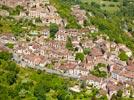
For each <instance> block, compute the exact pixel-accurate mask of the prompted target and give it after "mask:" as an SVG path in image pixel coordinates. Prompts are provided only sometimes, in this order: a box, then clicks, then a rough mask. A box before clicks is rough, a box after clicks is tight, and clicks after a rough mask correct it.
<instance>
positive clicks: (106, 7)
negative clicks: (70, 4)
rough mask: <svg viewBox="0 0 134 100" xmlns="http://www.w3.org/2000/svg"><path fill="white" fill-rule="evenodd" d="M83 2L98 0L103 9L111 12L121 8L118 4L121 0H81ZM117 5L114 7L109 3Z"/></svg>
mask: <svg viewBox="0 0 134 100" xmlns="http://www.w3.org/2000/svg"><path fill="white" fill-rule="evenodd" d="M81 1H82V2H88V3H91V2H96V3H98V4H100V5H101V9H103V10H106V11H108V12H110V13H114V12H116V11H118V10H119V7H118V5H120V4H121V1H120V2H111V1H103V0H81ZM102 4H105V5H106V6H105V7H104V6H102ZM111 4H112V5H115V6H114V7H109V5H111Z"/></svg>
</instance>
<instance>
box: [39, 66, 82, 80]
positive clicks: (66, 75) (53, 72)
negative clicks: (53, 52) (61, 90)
mask: <svg viewBox="0 0 134 100" xmlns="http://www.w3.org/2000/svg"><path fill="white" fill-rule="evenodd" d="M37 69H39V70H42V71H46V72H47V73H50V74H57V75H61V76H65V77H71V78H77V79H79V78H80V77H79V76H75V75H70V74H68V73H61V72H59V71H56V70H53V69H48V68H46V67H45V68H40V67H37Z"/></svg>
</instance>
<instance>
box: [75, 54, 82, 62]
mask: <svg viewBox="0 0 134 100" xmlns="http://www.w3.org/2000/svg"><path fill="white" fill-rule="evenodd" d="M75 59H76V60H80V61H83V60H84V54H83V53H76V56H75Z"/></svg>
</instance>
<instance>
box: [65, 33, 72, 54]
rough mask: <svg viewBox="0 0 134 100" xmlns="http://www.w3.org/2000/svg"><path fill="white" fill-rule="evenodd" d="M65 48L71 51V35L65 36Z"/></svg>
mask: <svg viewBox="0 0 134 100" xmlns="http://www.w3.org/2000/svg"><path fill="white" fill-rule="evenodd" d="M66 48H67V49H68V50H72V51H73V49H74V48H73V44H72V40H71V37H69V36H68V37H67V42H66Z"/></svg>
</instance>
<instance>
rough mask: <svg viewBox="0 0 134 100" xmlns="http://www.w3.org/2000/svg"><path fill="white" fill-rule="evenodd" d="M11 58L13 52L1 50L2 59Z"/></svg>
mask: <svg viewBox="0 0 134 100" xmlns="http://www.w3.org/2000/svg"><path fill="white" fill-rule="evenodd" d="M11 58H12V53H9V52H7V51H2V52H0V59H4V60H10V59H11Z"/></svg>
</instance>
